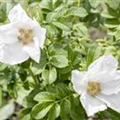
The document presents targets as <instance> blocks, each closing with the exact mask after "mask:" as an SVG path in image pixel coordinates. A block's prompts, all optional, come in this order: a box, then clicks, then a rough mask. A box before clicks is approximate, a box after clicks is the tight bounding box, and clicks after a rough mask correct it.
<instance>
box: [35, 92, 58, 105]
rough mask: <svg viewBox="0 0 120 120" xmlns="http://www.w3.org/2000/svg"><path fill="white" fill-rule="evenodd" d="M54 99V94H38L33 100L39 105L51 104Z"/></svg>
mask: <svg viewBox="0 0 120 120" xmlns="http://www.w3.org/2000/svg"><path fill="white" fill-rule="evenodd" d="M55 99H56V97H55V94H52V93H50V92H40V93H38V94H37V95H36V96H35V97H34V100H36V101H38V102H39V103H43V102H53V101H55Z"/></svg>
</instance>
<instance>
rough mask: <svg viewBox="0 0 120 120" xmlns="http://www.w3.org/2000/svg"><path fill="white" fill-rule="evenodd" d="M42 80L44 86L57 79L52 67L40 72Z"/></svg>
mask: <svg viewBox="0 0 120 120" xmlns="http://www.w3.org/2000/svg"><path fill="white" fill-rule="evenodd" d="M42 78H43V80H44V82H45V83H46V84H52V83H53V82H55V81H56V79H57V71H56V69H55V68H54V67H52V68H50V69H49V70H46V69H45V70H44V71H43V72H42Z"/></svg>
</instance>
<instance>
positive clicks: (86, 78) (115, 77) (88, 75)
mask: <svg viewBox="0 0 120 120" xmlns="http://www.w3.org/2000/svg"><path fill="white" fill-rule="evenodd" d="M117 66H118V61H117V60H116V59H115V58H114V57H113V56H112V55H104V56H102V57H100V58H99V59H97V60H95V61H94V62H93V63H92V64H91V65H90V66H89V67H88V71H87V72H80V71H78V70H73V71H72V83H73V88H74V90H75V91H76V92H77V93H78V94H79V95H81V96H80V101H81V103H82V105H83V107H84V109H85V110H86V113H87V115H88V116H92V115H94V114H95V113H97V112H98V111H103V110H105V109H107V107H109V108H111V109H113V110H115V111H117V112H119V113H120V71H119V70H117Z"/></svg>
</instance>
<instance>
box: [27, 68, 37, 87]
mask: <svg viewBox="0 0 120 120" xmlns="http://www.w3.org/2000/svg"><path fill="white" fill-rule="evenodd" d="M28 71H29V74H30V75H31V77H32V78H33V80H34V82H35V84H36V86H37V87H38V86H39V81H38V80H37V78H36V77H35V76H34V74H33V72H32V70H31V68H28Z"/></svg>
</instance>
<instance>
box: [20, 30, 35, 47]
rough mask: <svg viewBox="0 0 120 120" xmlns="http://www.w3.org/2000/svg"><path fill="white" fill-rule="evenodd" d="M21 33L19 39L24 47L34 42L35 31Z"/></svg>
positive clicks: (21, 31)
mask: <svg viewBox="0 0 120 120" xmlns="http://www.w3.org/2000/svg"><path fill="white" fill-rule="evenodd" d="M19 33H20V35H19V36H18V39H19V40H20V42H22V43H23V44H24V45H26V44H29V43H31V42H32V41H33V30H32V29H20V30H19Z"/></svg>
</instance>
